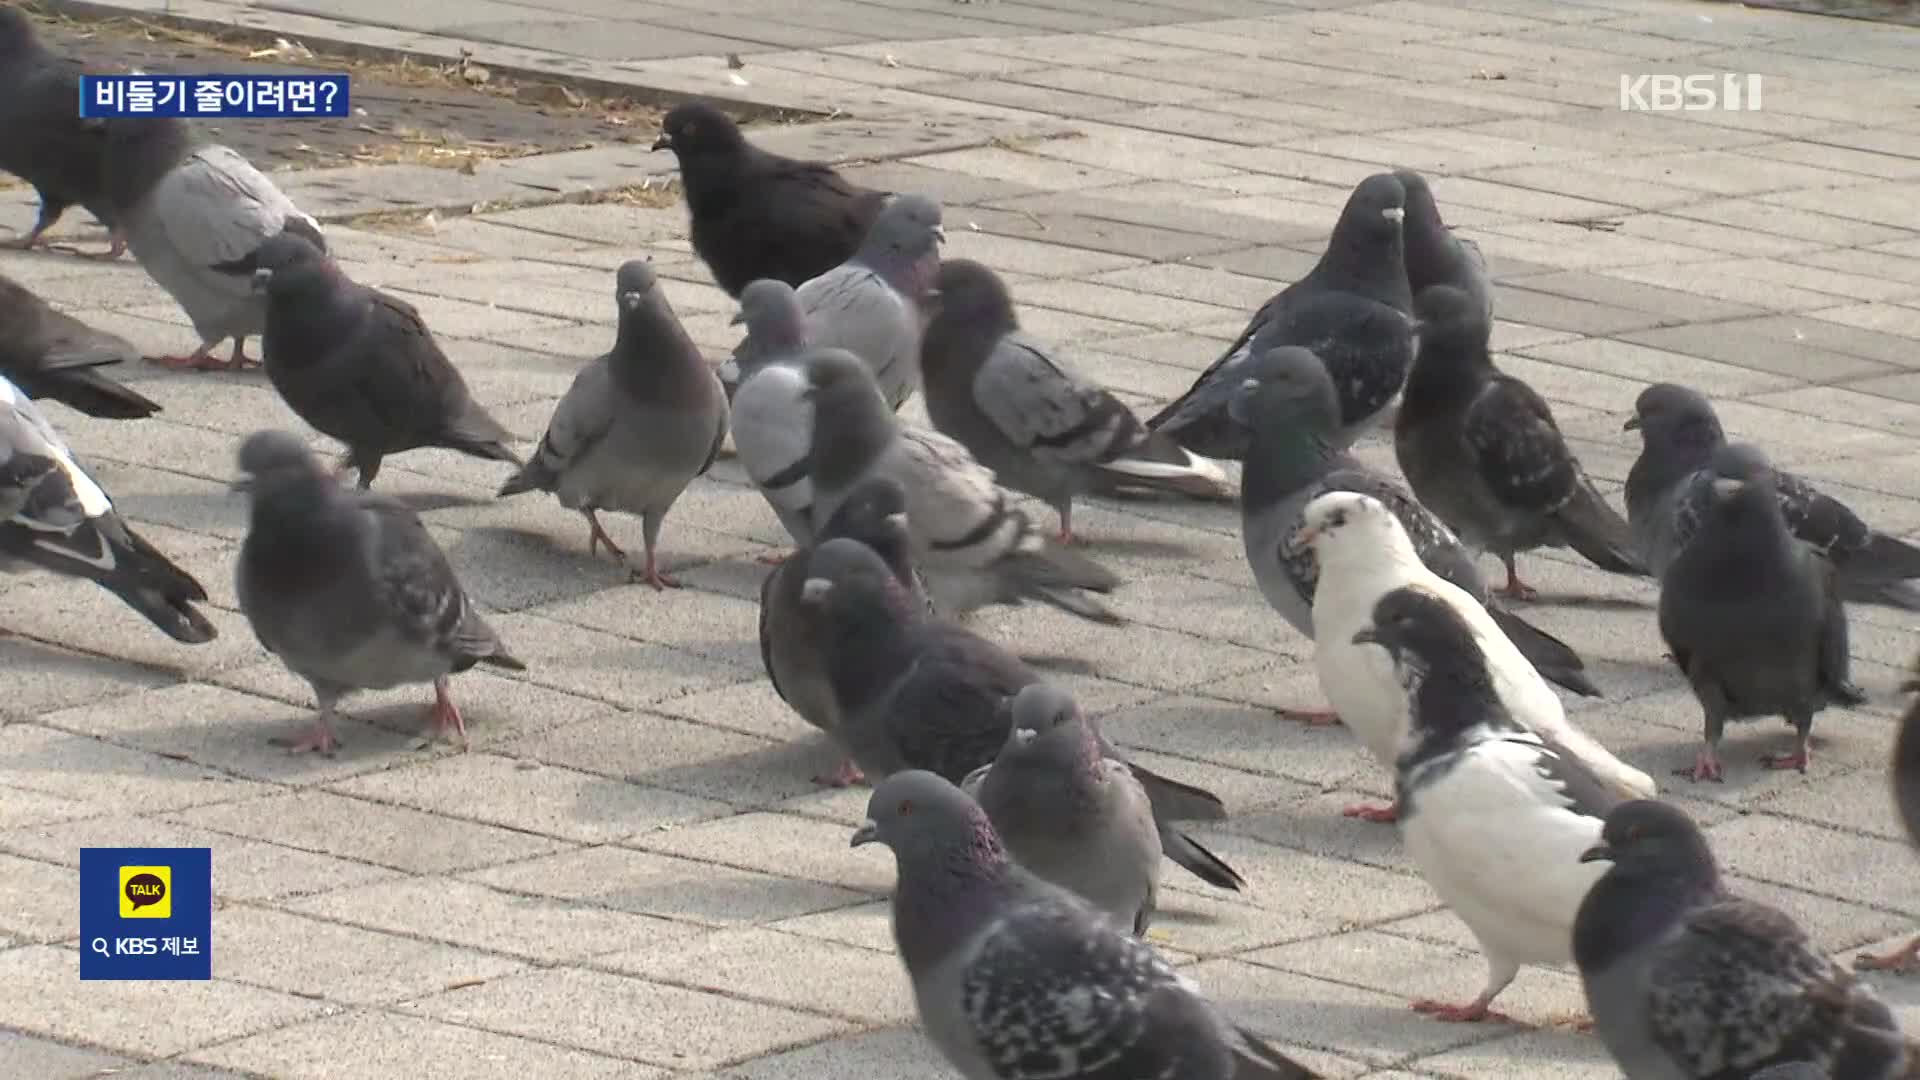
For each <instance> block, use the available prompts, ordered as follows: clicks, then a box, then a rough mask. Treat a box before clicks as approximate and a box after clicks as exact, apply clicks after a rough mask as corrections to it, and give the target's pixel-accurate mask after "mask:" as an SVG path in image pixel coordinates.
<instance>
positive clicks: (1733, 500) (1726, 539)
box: [1660, 443, 1866, 781]
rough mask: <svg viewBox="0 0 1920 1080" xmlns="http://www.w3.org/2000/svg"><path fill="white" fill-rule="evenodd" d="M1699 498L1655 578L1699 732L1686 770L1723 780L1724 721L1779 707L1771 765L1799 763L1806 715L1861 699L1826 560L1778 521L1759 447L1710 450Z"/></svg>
mask: <svg viewBox="0 0 1920 1080" xmlns="http://www.w3.org/2000/svg"><path fill="white" fill-rule="evenodd" d="M1709 467H1710V468H1711V469H1712V473H1713V479H1712V481H1711V482H1710V493H1711V494H1710V498H1711V502H1712V505H1710V506H1709V507H1708V508H1707V510H1706V513H1705V515H1704V516H1703V517H1702V518H1701V521H1700V527H1699V531H1698V532H1696V533H1695V534H1694V537H1693V539H1692V540H1690V541H1689V542H1688V543H1687V546H1686V547H1684V548H1682V549H1680V553H1679V554H1678V555H1676V556H1675V557H1674V560H1673V563H1672V565H1670V566H1668V567H1667V573H1666V576H1665V577H1664V578H1662V579H1661V583H1660V636H1661V637H1662V638H1663V639H1665V641H1666V643H1667V650H1668V654H1669V655H1670V656H1671V657H1672V659H1673V662H1674V664H1675V665H1677V666H1678V667H1679V668H1680V670H1681V672H1682V673H1683V674H1685V675H1686V677H1687V682H1688V683H1689V684H1691V686H1692V687H1693V695H1694V697H1695V698H1697V699H1699V701H1700V708H1701V710H1702V712H1703V713H1704V714H1705V723H1706V736H1705V741H1704V742H1703V744H1702V745H1701V747H1700V751H1699V753H1698V754H1697V755H1696V757H1695V759H1694V764H1693V767H1692V768H1688V769H1679V770H1676V773H1677V774H1678V775H1681V776H1686V777H1689V778H1691V779H1693V780H1695V781H1699V780H1715V781H1718V780H1720V779H1722V775H1721V773H1722V769H1721V764H1720V756H1719V746H1720V733H1721V730H1722V729H1723V728H1724V727H1725V726H1726V722H1727V721H1728V720H1744V719H1752V718H1756V717H1762V716H1779V717H1781V718H1783V719H1785V720H1786V721H1787V722H1788V723H1790V724H1792V725H1793V728H1794V732H1795V733H1796V735H1797V736H1798V739H1797V745H1796V748H1795V749H1794V751H1793V752H1792V753H1788V754H1775V755H1769V756H1767V757H1765V758H1763V759H1762V761H1761V763H1762V764H1763V765H1765V766H1766V767H1767V768H1770V769H1798V770H1800V771H1801V772H1805V771H1806V769H1807V764H1808V761H1809V760H1810V756H1811V755H1810V752H1809V748H1808V745H1807V740H1808V735H1809V733H1810V732H1811V731H1812V730H1813V715H1814V714H1815V713H1817V712H1819V711H1820V710H1822V709H1824V708H1826V707H1827V706H1828V705H1841V706H1852V705H1859V704H1862V703H1864V702H1865V701H1866V695H1865V694H1863V693H1861V692H1860V690H1859V688H1858V687H1856V686H1854V685H1853V683H1852V681H1851V679H1850V676H1849V671H1850V667H1851V663H1852V661H1851V658H1850V657H1849V656H1848V654H1847V613H1846V608H1845V606H1844V605H1843V604H1842V603H1841V600H1840V596H1839V593H1838V591H1837V590H1836V588H1835V585H1836V581H1835V576H1834V570H1833V564H1832V563H1830V562H1828V561H1827V560H1826V558H1824V557H1823V556H1822V555H1821V554H1820V553H1819V552H1818V551H1816V550H1815V549H1814V548H1813V547H1811V546H1810V545H1808V544H1806V543H1804V542H1802V541H1799V540H1795V539H1794V538H1793V534H1791V533H1790V532H1788V531H1787V523H1786V517H1785V515H1784V514H1783V513H1782V511H1781V509H1780V497H1779V493H1778V490H1777V489H1776V487H1775V485H1774V479H1773V467H1772V465H1771V464H1769V463H1768V461H1767V457H1766V455H1765V454H1763V453H1761V452H1760V450H1759V449H1758V448H1756V447H1753V446H1750V445H1748V444H1745V443H1729V444H1728V445H1726V446H1723V447H1721V448H1720V449H1718V450H1716V451H1714V454H1713V459H1712V463H1711V465H1710V466H1709Z"/></svg>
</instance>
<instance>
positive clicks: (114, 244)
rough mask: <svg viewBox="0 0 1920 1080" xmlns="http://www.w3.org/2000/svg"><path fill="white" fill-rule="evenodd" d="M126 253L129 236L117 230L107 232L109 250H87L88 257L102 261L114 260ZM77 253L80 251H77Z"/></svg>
mask: <svg viewBox="0 0 1920 1080" xmlns="http://www.w3.org/2000/svg"><path fill="white" fill-rule="evenodd" d="M126 253H127V238H126V237H124V236H122V235H120V233H119V231H118V230H116V231H114V232H111V233H108V234H107V250H105V251H92V252H87V253H86V257H87V258H89V259H99V260H100V261H101V262H112V261H113V260H115V259H117V258H119V257H120V256H122V255H125V254H126ZM75 254H79V253H78V252H76V253H75Z"/></svg>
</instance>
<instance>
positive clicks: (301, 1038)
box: [120, 1009, 662, 1080]
mask: <svg viewBox="0 0 1920 1080" xmlns="http://www.w3.org/2000/svg"><path fill="white" fill-rule="evenodd" d="M343 1047H351V1048H352V1053H342V1052H341V1049H342V1048H343ZM193 1057H194V1058H195V1060H199V1061H205V1062H209V1063H211V1064H216V1065H226V1066H231V1067H233V1068H236V1069H244V1070H246V1071H248V1072H249V1073H255V1074H265V1075H269V1076H284V1077H290V1078H292V1077H298V1078H308V1077H311V1078H314V1080H336V1078H338V1080H384V1078H385V1077H390V1076H393V1075H394V1074H396V1073H401V1072H406V1071H408V1070H409V1069H412V1068H414V1067H416V1066H417V1064H418V1063H419V1062H420V1061H421V1060H431V1061H434V1062H437V1063H438V1064H436V1065H435V1066H434V1069H435V1075H439V1076H446V1077H450V1078H454V1077H457V1078H459V1080H492V1078H495V1077H508V1076H526V1075H535V1076H569V1077H573V1076H578V1077H583V1078H600V1077H608V1078H613V1077H620V1078H623V1080H624V1078H628V1077H632V1078H634V1080H648V1078H650V1077H654V1076H659V1075H662V1074H661V1073H660V1071H659V1070H657V1069H649V1068H646V1067H645V1066H641V1065H636V1064H634V1063H633V1062H631V1061H622V1060H620V1059H618V1058H610V1057H603V1056H601V1055H598V1054H592V1053H588V1052H587V1051H585V1050H576V1049H570V1048H567V1047H560V1046H554V1045H553V1044H551V1043H547V1042H537V1041H535V1040H532V1039H522V1038H517V1037H514V1036H511V1035H499V1034H496V1033H494V1032H491V1031H481V1030H478V1029H475V1028H472V1027H464V1026H457V1025H454V1024H443V1023H440V1022H438V1021H435V1020H427V1019H423V1018H420V1017H413V1016H401V1015H396V1014H395V1013H392V1012H385V1011H381V1010H375V1009H355V1010H352V1011H349V1012H342V1013H338V1014H336V1015H333V1016H328V1017H325V1018H323V1019H319V1020H314V1021H311V1022H308V1023H301V1024H295V1025H292V1026H289V1027H284V1028H281V1029H280V1030H278V1031H271V1032H267V1033H265V1034H261V1035H256V1036H253V1037H252V1038H246V1039H240V1040H237V1041H235V1042H230V1043H225V1044H223V1045H220V1046H216V1047H213V1048H211V1049H208V1050H201V1051H199V1052H197V1053H195V1054H194V1055H193ZM120 1075H122V1076H130V1075H135V1074H133V1073H122V1074H120Z"/></svg>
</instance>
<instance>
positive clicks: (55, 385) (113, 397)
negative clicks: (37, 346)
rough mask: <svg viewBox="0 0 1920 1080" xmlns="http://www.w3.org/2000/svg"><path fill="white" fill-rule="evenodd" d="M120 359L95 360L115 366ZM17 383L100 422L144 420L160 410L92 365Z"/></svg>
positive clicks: (22, 377) (29, 377)
mask: <svg viewBox="0 0 1920 1080" xmlns="http://www.w3.org/2000/svg"><path fill="white" fill-rule="evenodd" d="M118 359H119V358H118V357H108V358H107V359H102V360H95V361H92V363H93V364H112V363H117V362H118ZM14 381H15V382H16V383H17V384H18V385H19V387H20V389H21V390H23V391H25V392H26V395H27V396H28V397H31V398H51V399H53V400H54V401H58V402H60V403H61V404H63V405H67V406H70V407H72V408H74V409H78V410H79V411H81V412H83V413H86V414H87V415H88V416H91V417H94V418H96V419H100V420H141V419H144V418H146V417H149V416H152V415H153V414H154V413H157V412H159V411H160V403H159V402H157V401H154V400H152V399H151V398H148V397H145V396H142V395H140V394H137V393H135V392H134V391H133V390H132V389H130V388H129V387H127V386H125V385H124V384H122V383H119V382H116V381H114V380H113V379H110V378H108V377H107V376H105V375H102V374H101V373H99V372H98V371H95V370H93V368H92V367H90V366H72V367H61V368H59V369H56V370H43V371H40V372H38V373H35V374H32V375H26V374H22V375H19V376H16V377H15V379H14Z"/></svg>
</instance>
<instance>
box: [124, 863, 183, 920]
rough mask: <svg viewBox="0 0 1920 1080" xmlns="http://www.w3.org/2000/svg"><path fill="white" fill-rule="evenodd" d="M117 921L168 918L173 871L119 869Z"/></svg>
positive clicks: (143, 867) (132, 867)
mask: <svg viewBox="0 0 1920 1080" xmlns="http://www.w3.org/2000/svg"><path fill="white" fill-rule="evenodd" d="M120 917H121V918H123V919H169V918H172V917H173V867H171V866H123V867H121V868H120Z"/></svg>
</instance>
